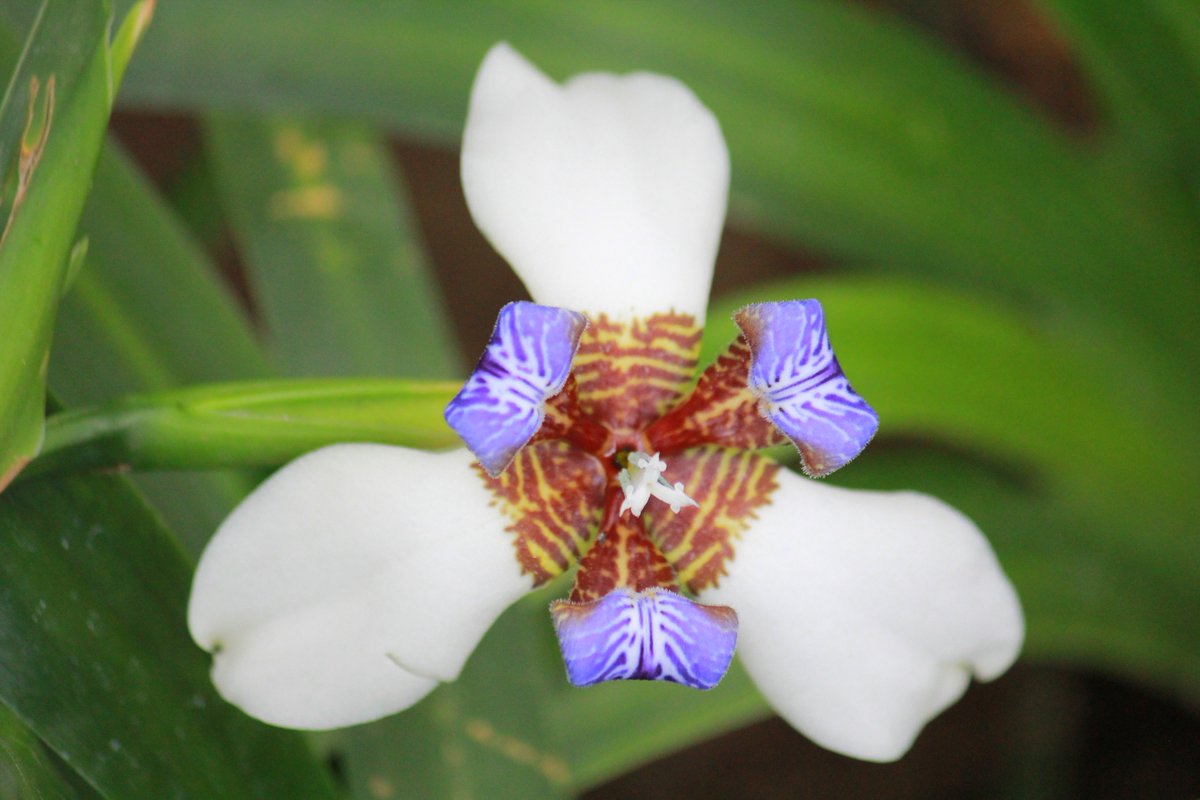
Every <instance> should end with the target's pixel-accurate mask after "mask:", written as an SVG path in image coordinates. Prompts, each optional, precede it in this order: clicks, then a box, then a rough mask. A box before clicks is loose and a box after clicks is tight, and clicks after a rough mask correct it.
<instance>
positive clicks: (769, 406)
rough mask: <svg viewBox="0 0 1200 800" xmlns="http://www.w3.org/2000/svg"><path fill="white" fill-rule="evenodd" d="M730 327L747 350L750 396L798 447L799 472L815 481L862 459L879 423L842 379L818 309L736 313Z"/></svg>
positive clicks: (770, 307) (788, 305) (797, 305)
mask: <svg viewBox="0 0 1200 800" xmlns="http://www.w3.org/2000/svg"><path fill="white" fill-rule="evenodd" d="M734 320H736V322H737V324H738V327H740V328H741V329H742V335H743V336H745V337H746V342H747V343H748V344H749V345H750V352H751V361H750V374H749V377H748V379H747V383H748V385H749V387H750V391H751V392H753V393H754V395H755V396H756V397H758V399H759V408H760V409H761V410H762V412H763V413H764V414H765V415H766V416H767V418H768V419H770V420H771V422H772V423H774V424H775V427H777V428H778V429H779V430H780V431H781V432H782V433H783V434H784V435H785V436H787V437H788V438H789V439H791V440H792V443H793V444H795V445H796V448H797V449H798V450H799V451H800V455H801V460H802V462H803V466H804V471H805V472H806V473H808V474H809V475H812V476H813V477H818V478H819V477H822V476H825V475H828V474H829V473H831V472H833V471H834V470H837V469H839V468H840V467H842V466H844V465H845V464H846V463H847V462H849V461H850V460H851V459H853V458H854V457H855V456H857V455H858V454H859V453H861V452H862V449H863V448H864V447H866V446H867V442H869V441H871V437H872V436H874V435H875V431H876V429H878V427H879V417H878V416H877V415H876V414H875V410H874V409H872V408H871V407H870V406H869V405H867V403H866V401H865V400H863V399H862V398H861V397H859V396H858V394H857V393H856V392H855V391H854V389H853V388H851V386H850V382H849V381H848V380H847V379H846V374H845V373H844V372H842V368H841V366H840V365H839V364H838V360H837V356H835V355H834V354H833V347H832V346H830V344H829V333H828V331H826V330H825V313H824V312H823V311H822V310H821V304H820V303H818V302H817V301H816V300H792V301H788V302H783V303H757V304H754V305H749V306H746V307H745V308H743V309H741V310H740V311H738V312H737V313H736V314H735V315H734Z"/></svg>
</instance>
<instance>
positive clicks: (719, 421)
mask: <svg viewBox="0 0 1200 800" xmlns="http://www.w3.org/2000/svg"><path fill="white" fill-rule="evenodd" d="M749 373H750V346H749V345H748V344H747V343H746V339H745V337H743V336H738V338H737V339H736V340H735V341H734V342H733V343H732V344H731V345H730V346H729V349H728V350H726V351H725V352H724V353H722V354H721V356H720V357H719V358H718V359H717V360H716V361H715V362H713V363H712V364H711V365H709V367H708V369H706V370H705V371H704V374H703V375H701V376H700V381H699V382H698V383H697V384H696V388H695V390H694V391H693V392H692V393H691V394H690V395H689V396H688V398H687V399H686V400H684V401H683V402H682V403H680V404H679V405H678V406H676V407H675V408H674V409H672V410H671V411H670V412H668V413H667V414H666V416H664V417H661V418H660V419H659V420H658V421H656V422H655V423H654V424H652V425H651V426H650V427H649V428H648V429H647V430H646V440H647V441H648V442H649V444H650V448H651V450H653V451H658V452H660V453H670V452H673V451H676V450H682V449H684V448H687V447H696V446H699V445H707V444H717V445H721V446H723V447H732V448H737V449H741V450H756V449H758V448H761V447H774V446H776V445H781V444H787V443H788V438H787V437H786V436H784V435H783V434H782V433H780V432H779V431H778V429H776V427H775V426H774V425H773V424H771V422H770V421H769V420H767V419H766V418H765V417H763V415H762V413H761V412H760V411H759V408H758V398H756V397H755V396H754V394H753V393H752V392H751V391H750V388H749V386H748V385H747V378H748V376H749Z"/></svg>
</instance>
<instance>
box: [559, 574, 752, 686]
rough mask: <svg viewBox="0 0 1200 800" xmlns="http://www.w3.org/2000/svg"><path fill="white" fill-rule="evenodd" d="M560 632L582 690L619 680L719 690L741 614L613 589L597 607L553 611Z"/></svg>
mask: <svg viewBox="0 0 1200 800" xmlns="http://www.w3.org/2000/svg"><path fill="white" fill-rule="evenodd" d="M550 614H551V616H552V617H553V618H554V629H555V631H556V632H557V633H558V643H559V646H560V647H561V649H562V654H563V661H564V662H566V665H567V678H568V679H569V680H570V681H571V683H573V684H575V685H576V686H589V685H591V684H593V683H599V682H601V681H612V680H650V681H671V682H673V683H682V684H684V685H685V686H691V687H692V688H694V689H711V688H712V687H714V686H716V685H717V684H718V683H719V682H720V681H721V678H722V677H724V675H725V671H726V670H727V669H729V662H730V660H732V659H733V649H734V646H735V645H736V644H737V614H736V613H735V612H734V610H733V609H732V608H727V607H725V606H706V605H701V604H700V603H694V602H692V601H691V600H688V599H687V598H686V597H682V596H680V595H678V594H676V593H675V592H672V591H669V590H667V589H659V588H652V589H646V590H645V591H642V592H635V591H634V590H633V589H629V588H621V589H614V590H613V591H611V592H609V593H608V594H607V595H605V596H604V597H602V598H600V599H599V600H593V601H591V602H590V603H571V602H568V601H565V600H556V601H554V602H553V603H551V604H550Z"/></svg>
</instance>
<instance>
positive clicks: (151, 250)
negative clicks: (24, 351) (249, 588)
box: [50, 143, 268, 553]
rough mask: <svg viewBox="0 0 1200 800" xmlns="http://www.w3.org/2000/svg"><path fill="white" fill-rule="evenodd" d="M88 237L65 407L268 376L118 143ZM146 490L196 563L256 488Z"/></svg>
mask: <svg viewBox="0 0 1200 800" xmlns="http://www.w3.org/2000/svg"><path fill="white" fill-rule="evenodd" d="M79 227H80V231H81V232H82V233H83V234H85V235H86V236H87V237H88V254H87V262H88V263H87V264H86V265H85V266H84V267H83V269H81V270H80V272H79V275H78V277H77V278H76V279H75V281H74V282H73V284H72V285H71V287H70V289H69V290H68V292H67V294H66V295H65V297H64V298H63V301H62V305H61V308H60V310H59V315H58V321H57V324H56V327H55V332H54V342H55V346H54V352H53V357H52V358H51V360H50V385H51V386H52V387H53V389H54V391H55V393H56V394H57V395H58V397H59V398H60V399H61V400H62V401H63V402H64V403H66V404H67V405H68V406H76V405H84V404H98V403H104V402H108V401H110V400H112V399H113V398H116V397H120V396H122V395H125V394H129V393H131V392H149V391H156V390H163V389H168V388H172V387H175V386H180V385H183V384H186V383H189V382H194V381H214V380H236V379H247V378H256V377H261V376H262V375H265V374H268V367H267V360H266V358H265V357H264V356H263V354H262V352H261V350H260V349H259V347H258V344H257V342H256V341H255V339H254V335H253V332H252V331H251V328H250V324H249V321H248V320H247V318H246V315H245V313H244V312H243V311H242V310H241V309H240V308H238V306H237V304H236V303H235V301H234V299H233V296H232V295H231V293H230V291H229V290H228V288H227V287H225V286H224V285H222V284H220V283H219V282H218V280H217V277H216V270H215V269H214V268H213V266H212V265H211V263H210V261H209V259H208V257H207V256H206V255H205V254H204V252H203V250H202V249H201V248H200V247H199V245H197V244H196V243H195V241H193V240H192V238H191V237H190V235H189V234H188V232H187V231H186V229H184V227H183V226H182V225H181V224H180V222H179V221H178V219H176V218H175V216H174V214H172V212H171V211H170V209H169V208H168V207H167V206H166V204H165V203H164V201H163V200H162V199H161V198H160V197H159V196H158V195H157V193H156V192H155V191H154V189H153V188H152V187H151V186H150V185H149V183H148V182H147V181H146V179H145V178H144V177H143V176H142V175H141V174H140V172H139V171H138V170H137V169H136V167H134V166H133V165H132V164H130V163H129V160H128V159H127V157H126V156H125V155H124V154H123V153H122V152H121V150H120V148H118V147H117V146H115V145H114V144H111V143H110V144H108V145H107V146H106V147H105V148H104V149H103V150H102V151H101V154H100V159H99V161H98V163H97V167H96V176H95V184H94V188H93V190H92V194H91V196H90V197H89V199H88V203H87V205H86V206H85V207H84V211H83V216H82V218H81V219H80V223H79ZM137 483H138V485H139V487H140V488H142V489H143V490H144V491H146V492H147V493H148V495H149V497H150V499H151V500H152V502H153V503H154V505H155V506H156V507H157V508H158V509H159V510H160V511H161V512H162V513H163V514H164V516H165V518H166V519H167V521H168V522H169V523H170V527H171V529H172V530H173V531H175V533H176V534H177V535H178V536H179V537H180V539H181V540H182V541H183V542H184V543H185V544H186V545H187V547H188V550H189V551H190V552H193V553H198V552H199V551H200V548H201V547H202V546H203V544H204V542H206V541H207V540H208V537H209V535H211V533H212V531H213V530H214V529H215V528H216V525H217V523H218V522H219V521H220V520H221V518H222V517H223V516H224V515H225V514H226V513H227V512H228V511H229V508H230V506H231V505H232V504H233V503H234V502H235V501H236V500H237V499H238V498H240V497H241V496H242V495H244V494H245V493H246V491H248V490H249V488H250V486H251V483H250V482H249V481H248V480H247V479H246V478H245V477H244V476H240V475H232V474H228V473H225V474H215V473H214V474H207V475H183V474H179V475H162V476H158V475H154V476H152V475H139V476H138V478H137Z"/></svg>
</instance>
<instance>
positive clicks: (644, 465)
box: [617, 452, 699, 517]
mask: <svg viewBox="0 0 1200 800" xmlns="http://www.w3.org/2000/svg"><path fill="white" fill-rule="evenodd" d="M666 469H667V462H665V461H663V460H662V459H661V458H659V457H658V453H655V454H654V455H652V456H651V455H646V454H645V453H639V452H634V453H630V454H629V464H628V466H626V468H625V469H623V470H621V471H620V472H619V473H618V474H617V481H618V483H620V484H621V490H622V491H623V492H625V500H624V501H623V502H622V503H621V513H625V511H626V510H628V511H631V512H633V515H634V516H635V517H640V516H641V515H642V510H643V509H644V508H645V507H646V503H648V502H650V498H651V497H657V498H658V499H659V500H661V501H663V502H664V503H666V504H667V505H669V506H670V507H671V511H673V512H675V513H676V514H678V513H679V509H681V508H685V507H687V506H698V505H699V504H698V503H697V502H696V501H695V500H693V499H692V498H690V497H688V496H687V494H685V493H684V491H683V484H682V483H676V484H675V485H674V486H672V485H671V484H669V483H667V481H666V479H665V478H663V477H662V474H663V472H664V471H665V470H666Z"/></svg>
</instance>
